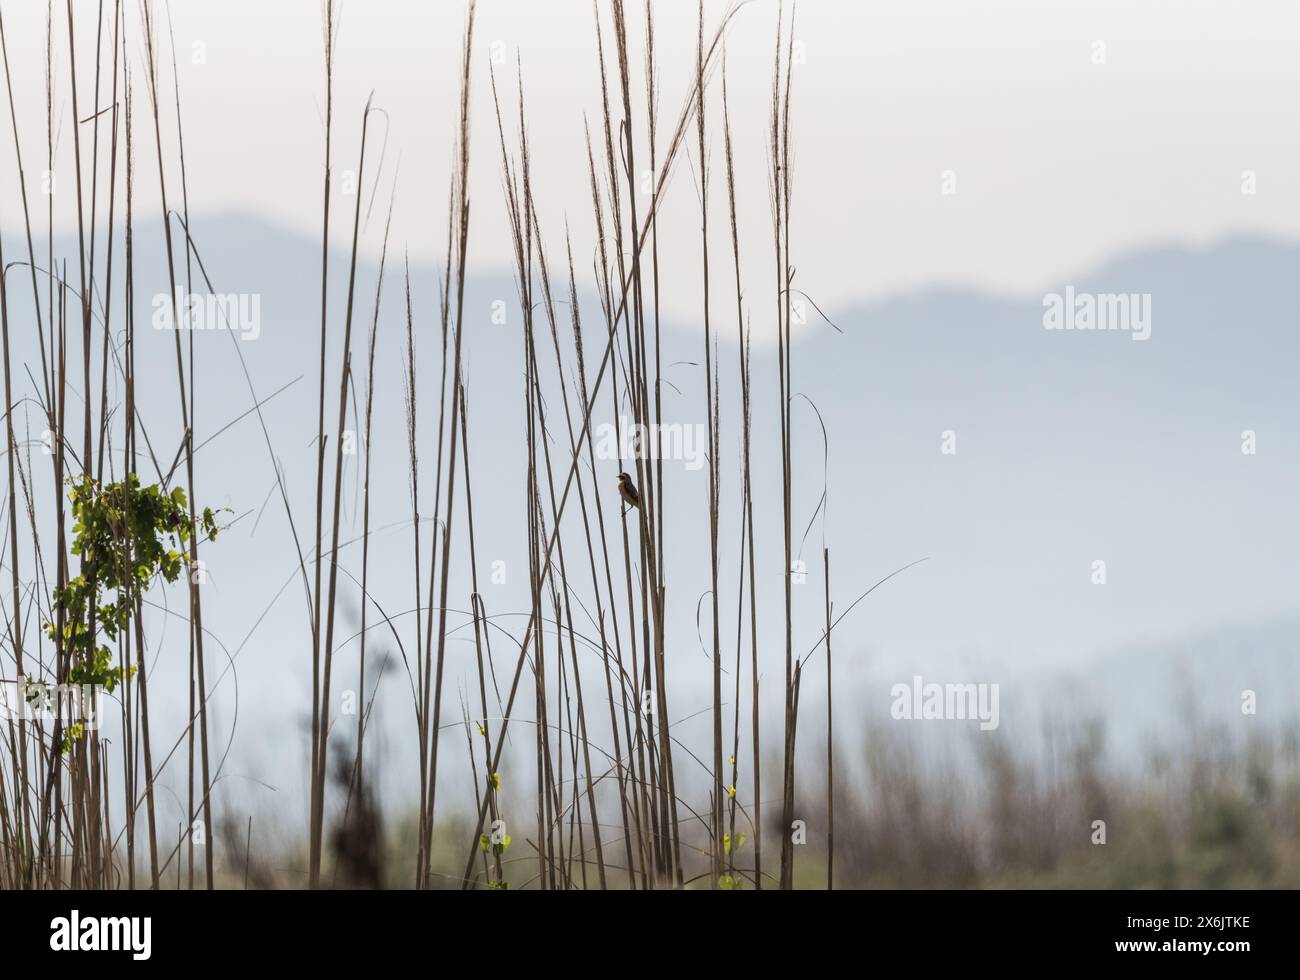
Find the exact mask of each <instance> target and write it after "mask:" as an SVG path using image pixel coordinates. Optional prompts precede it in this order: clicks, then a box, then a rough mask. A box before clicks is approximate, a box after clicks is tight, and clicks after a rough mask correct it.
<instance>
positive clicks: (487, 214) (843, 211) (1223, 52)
mask: <svg viewBox="0 0 1300 980" xmlns="http://www.w3.org/2000/svg"><path fill="white" fill-rule="evenodd" d="M82 2H83V3H84V5H85V6H87V7H89V6H90V5H91V3H92V0H82ZM79 6H81V4H79ZM106 6H107V8H108V9H110V10H111V5H106ZM126 7H127V16H128V17H129V18H130V19H131V20H132V21H134V20H135V18H137V17H138V11H137V7H136V4H133V3H128V4H126ZM44 8H45V5H44V4H43V3H41V2H39V0H28V2H25V3H23V4H19V5H13V4H10V5H7V6H6V8H5V11H4V12H5V17H6V27H7V30H8V35H9V36H8V48H9V55H10V58H11V60H12V65H13V72H14V82H15V86H16V87H17V89H18V91H19V93H20V99H19V102H20V104H21V105H20V125H21V126H22V127H23V132H24V144H25V146H26V150H25V152H26V153H27V154H28V158H27V159H26V160H25V164H26V166H27V170H28V172H29V175H39V173H40V171H41V170H43V169H44V162H43V160H40V159H33V158H32V157H33V156H35V155H36V154H38V153H40V154H42V155H43V149H44V139H43V135H44V125H45V121H44V118H43V105H44V99H43V98H42V97H40V95H43V91H41V90H42V89H43V84H44V83H43V75H44V68H43V60H44V18H45V9H44ZM724 9H725V5H724V4H722V3H719V2H717V0H709V2H708V4H707V6H706V11H707V13H706V16H707V24H708V25H713V24H715V23H716V22H717V20H718V19H719V17H720V16H721V14H722V12H723V10H724ZM342 10H343V15H342V25H341V30H340V35H339V48H338V59H339V60H338V78H337V83H336V122H337V128H336V133H335V141H336V142H335V146H336V155H335V168H336V171H342V170H347V169H351V168H354V167H355V166H356V163H355V159H356V147H357V143H358V133H359V129H360V125H359V124H360V118H361V108H362V106H363V104H364V103H365V100H366V98H367V96H368V95H369V93H370V91H371V90H372V89H373V90H374V92H375V100H376V104H377V105H380V106H382V107H383V108H384V109H385V110H386V111H387V113H388V115H389V118H390V119H391V131H390V133H389V139H388V144H387V153H386V161H385V173H384V176H383V178H382V181H383V182H382V184H381V189H380V203H379V204H378V205H377V207H376V211H377V213H378V212H381V211H382V209H383V204H384V203H385V202H386V199H387V195H388V189H389V187H390V186H391V184H390V179H391V177H392V175H393V173H394V164H396V163H397V162H398V160H399V158H400V180H399V189H398V193H399V198H398V202H399V207H398V212H399V213H398V216H397V217H396V218H395V220H394V239H395V241H396V242H397V243H398V244H399V245H402V246H406V247H409V248H410V250H411V253H412V256H413V257H416V258H419V257H422V256H434V255H436V254H437V253H438V251H439V249H440V245H439V243H440V241H441V240H442V238H443V234H444V225H443V222H444V215H445V200H446V194H447V177H448V172H449V166H448V164H449V161H450V158H451V154H452V147H453V142H452V134H453V129H454V112H455V97H454V93H455V88H456V85H457V81H456V75H457V71H458V60H459V49H460V45H461V33H462V29H463V21H464V16H465V4H464V3H461V2H450V0H438V2H427V0H419V2H417V0H371V2H367V3H365V4H364V5H363V4H360V3H358V2H357V0H343V3H342ZM629 10H630V11H631V12H632V15H633V28H632V29H633V31H634V32H637V33H639V31H640V24H641V20H640V18H641V10H642V6H641V4H640V3H638V2H632V3H630V4H629ZM656 11H657V13H656V16H657V21H658V46H659V57H660V73H659V78H660V87H661V92H662V98H661V107H662V109H661V111H662V118H663V120H664V121H663V122H662V123H661V128H662V129H663V130H669V129H671V124H672V121H673V120H675V118H676V115H677V113H678V110H679V108H680V105H681V101H682V99H683V97H684V96H685V93H686V85H687V83H688V81H689V78H690V75H691V72H692V70H693V61H694V57H695V53H694V46H695V40H694V32H695V17H696V8H695V5H694V4H693V3H689V2H685V0H681V2H672V3H659V4H657V6H656ZM171 13H172V20H173V22H174V25H175V34H176V45H177V50H178V59H179V73H180V80H181V95H182V99H183V106H184V115H185V119H186V120H187V121H188V125H187V128H186V131H185V143H186V150H187V157H188V180H189V190H190V196H191V200H192V201H193V202H194V207H195V209H196V211H198V212H200V213H205V212H213V211H218V210H222V209H241V210H246V211H251V212H255V213H258V214H260V215H263V216H268V217H273V218H275V219H278V220H281V221H283V222H286V223H288V224H290V225H292V226H295V227H298V228H300V229H301V230H304V231H306V232H308V233H310V234H318V233H319V223H320V200H319V197H320V193H321V176H322V155H323V138H322V106H323V100H324V95H323V88H324V85H323V82H324V79H323V67H322V34H321V26H320V4H319V2H318V0H276V2H274V3H268V2H265V0H222V2H220V3H216V2H200V0H173V3H172V4H171ZM363 13H364V16H363ZM787 13H788V5H787ZM64 16H65V15H64V13H63V7H62V5H61V4H59V5H56V16H55V20H56V25H57V30H56V37H55V48H56V54H55V73H56V81H55V85H56V90H58V91H57V92H56V95H62V96H66V94H67V91H68V81H67V40H66V25H65V23H64ZM603 16H606V17H607V14H605V15H603ZM776 17H777V4H776V3H775V0H754V2H751V3H749V4H748V5H746V6H745V8H744V9H743V10H742V11H741V12H740V14H739V15H738V17H737V18H736V20H735V22H734V26H733V29H732V31H731V34H730V36H729V41H728V66H729V84H730V87H731V101H732V116H733V124H734V126H735V130H736V140H737V148H738V153H739V154H740V155H741V160H740V161H739V162H738V166H739V167H740V170H741V175H740V180H741V187H740V194H741V212H742V219H741V220H742V234H743V235H744V237H745V240H746V247H747V248H749V249H753V250H758V251H760V252H761V253H762V254H763V255H764V256H766V254H767V252H768V251H770V246H769V245H768V242H767V230H768V224H767V221H768V219H767V213H768V212H767V208H766V203H765V202H766V186H767V184H766V182H767V170H768V168H767V165H766V158H765V156H764V155H763V154H764V141H765V139H766V118H765V113H766V111H767V106H768V99H769V93H770V71H771V64H770V63H771V51H772V41H773V36H774V29H775V25H776ZM108 20H109V18H108V17H107V16H106V22H108ZM159 20H160V25H161V27H162V28H163V29H164V30H165V28H166V18H165V16H164V9H163V8H159ZM89 23H90V21H85V22H81V21H79V28H78V29H79V31H80V32H81V34H80V35H79V38H78V44H79V46H80V45H90V44H92V43H93V36H92V35H91V32H90V30H89V26H88V25H89ZM795 35H796V39H797V41H798V42H799V50H800V54H801V57H800V61H801V62H802V63H801V64H799V65H798V67H797V70H796V81H795V119H794V125H795V132H796V139H797V147H796V167H797V170H796V174H795V178H796V195H797V196H796V200H795V206H796V215H795V221H796V228H795V233H796V242H795V255H794V261H795V264H796V266H797V267H798V269H799V280H800V284H801V285H802V287H803V288H804V289H806V290H807V291H808V292H809V293H810V294H812V295H813V296H814V297H815V298H816V299H817V300H818V302H819V303H822V304H823V305H827V304H829V305H831V306H835V305H839V304H843V303H844V302H846V301H848V300H850V299H853V298H863V297H872V296H877V295H881V294H887V293H890V292H895V291H898V290H900V289H906V288H909V287H913V286H917V285H922V284H931V283H935V282H959V283H964V284H972V285H978V286H980V287H983V288H987V289H994V290H999V291H1017V292H1021V293H1027V294H1033V293H1038V292H1042V291H1043V290H1044V289H1046V288H1048V287H1049V286H1053V284H1056V283H1059V282H1061V281H1064V280H1066V279H1068V278H1069V277H1071V276H1074V275H1080V274H1082V273H1084V272H1085V271H1087V269H1088V268H1089V267H1091V266H1092V265H1094V264H1095V263H1097V262H1099V261H1101V260H1102V259H1104V258H1106V257H1108V256H1111V255H1113V254H1114V253H1115V252H1117V251H1122V250H1125V249H1129V248H1133V247H1138V246H1142V245H1150V244H1156V243H1165V242H1169V241H1182V242H1186V241H1192V242H1205V241H1209V240H1213V239H1215V238H1217V237H1221V236H1223V235H1225V234H1228V233H1233V232H1242V231H1253V232H1268V233H1276V234H1282V235H1287V236H1294V235H1295V234H1297V233H1300V192H1298V191H1297V187H1296V183H1295V180H1294V175H1295V174H1296V173H1297V172H1300V134H1298V133H1297V131H1296V128H1295V126H1294V125H1292V124H1291V121H1292V119H1293V117H1294V95H1295V92H1296V91H1297V82H1300V78H1298V77H1297V76H1298V75H1300V69H1298V68H1297V64H1296V60H1295V57H1294V53H1295V50H1296V43H1297V41H1298V40H1300V4H1297V3H1296V2H1295V0H1285V2H1283V0H1260V2H1255V3H1250V4H1241V3H1234V2H1221V3H1216V4H1212V3H1200V2H1183V3H1176V2H1149V0H1148V2H1142V0H1130V2H1125V3H1118V2H1105V0H1102V2H1098V0H1091V2H1086V3H1084V2H1064V0H1055V2H1053V0H1035V2H1032V3H1029V2H1024V3H1011V2H1002V3H970V2H962V0H951V2H949V0H873V2H846V0H803V2H801V3H800V4H799V5H798V13H797V21H796V27H795ZM133 36H134V35H133ZM636 47H637V48H638V49H639V47H640V45H639V43H638V44H637V45H636ZM79 50H80V48H79ZM516 52H518V53H519V56H520V57H521V58H522V64H523V70H524V73H525V87H526V92H527V99H528V113H529V120H530V136H531V139H532V147H533V154H534V158H533V166H534V174H535V178H536V181H537V187H538V188H539V197H540V198H541V218H542V221H543V223H544V231H545V232H546V233H547V236H548V239H549V240H550V241H552V242H554V243H555V244H554V245H553V247H554V248H556V249H558V248H559V247H560V236H561V235H562V230H563V229H562V225H563V222H564V220H565V219H566V218H567V219H568V220H569V221H570V222H571V224H572V230H573V234H574V236H575V239H576V240H577V242H578V243H579V244H578V246H577V252H578V254H579V256H581V255H583V254H584V249H589V248H590V242H591V232H590V229H589V227H588V225H589V223H590V218H589V216H588V209H587V208H586V206H585V202H586V201H587V200H588V191H587V177H586V173H585V151H584V148H583V135H582V134H583V115H584V113H587V114H588V115H589V116H590V118H591V121H592V124H593V126H598V120H599V108H598V97H597V96H596V94H595V93H596V92H597V91H598V89H597V88H596V78H597V76H596V67H595V64H596V62H595V35H594V31H593V12H592V8H591V6H590V4H588V3H585V2H578V0H554V2H548V3H537V2H521V0H482V2H481V3H480V4H479V23H478V33H477V45H476V51H475V61H474V72H475V74H474V84H475V90H474V117H473V118H474V122H473V130H474V135H473V140H474V142H473V148H474V154H475V156H474V160H475V167H474V177H473V184H472V195H473V205H474V209H475V218H476V224H475V232H474V235H473V238H472V242H471V247H472V249H473V260H474V261H476V262H482V263H490V264H494V265H499V266H502V267H508V264H509V262H510V261H511V258H510V252H509V239H508V235H507V234H506V233H505V230H506V224H505V217H504V210H503V208H502V205H501V196H502V195H501V184H500V172H501V165H500V154H499V150H498V148H497V143H496V130H495V122H494V119H493V115H492V111H491V94H490V89H489V84H488V69H489V67H490V65H491V62H492V60H493V58H494V56H495V57H496V58H497V59H498V60H499V61H500V62H501V63H500V64H498V65H497V70H498V72H499V73H500V74H499V79H500V83H501V84H502V85H503V87H504V88H506V89H508V90H510V91H513V86H514V81H515V73H514V60H515V56H516ZM129 55H130V56H131V58H133V59H135V60H136V61H137V62H139V60H140V58H141V52H140V51H139V50H138V49H137V48H136V46H135V45H134V42H133V43H132V45H131V47H130V50H129ZM196 59H197V60H198V62H199V63H196ZM84 72H85V69H84V68H83V76H82V78H81V79H80V80H79V82H80V85H81V95H80V97H81V105H82V109H83V111H82V115H83V116H85V115H88V114H89V113H88V112H86V111H85V108H84V107H85V106H87V105H89V104H90V102H91V101H93V100H92V98H91V95H90V87H91V79H88V78H86V77H85V74H84ZM138 73H139V72H138V66H137V74H138ZM168 83H169V80H168V79H167V77H166V75H165V76H164V84H168ZM634 84H635V85H637V86H638V88H639V86H640V84H641V81H640V78H636V79H635V80H634ZM38 93H39V94H38ZM24 95H25V97H22V96H24ZM710 95H711V98H713V99H714V100H715V103H716V100H717V98H718V91H717V86H715V87H714V88H713V89H712V90H711V92H710ZM62 101H63V100H61V104H62ZM107 101H108V98H107V96H103V97H101V103H106V102H107ZM142 107H143V104H142ZM63 111H64V112H65V113H66V111H67V110H63ZM142 115H143V114H142ZM143 123H146V121H145V120H144V119H143V118H142V124H143ZM637 125H638V131H643V128H644V127H643V121H641V120H638V123H637ZM167 126H168V127H169V128H170V122H167ZM59 131H60V157H59V163H58V164H57V165H56V170H58V171H59V173H60V176H61V178H64V179H66V177H67V176H68V175H70V173H71V139H70V138H69V137H70V127H69V121H68V119H67V117H66V115H65V116H64V117H62V118H61V123H60V127H59ZM145 132H146V135H148V136H150V137H151V136H152V133H151V131H150V130H146V131H145ZM376 132H377V134H378V133H381V132H382V126H380V127H379V128H378V129H377V130H376ZM5 142H6V143H9V140H8V137H7V136H6V137H5ZM712 143H713V145H712V147H711V150H710V153H711V162H712V165H713V166H714V168H715V173H714V177H715V180H716V183H715V185H714V186H715V190H716V191H717V193H718V197H717V198H715V200H717V201H718V202H719V204H720V203H721V200H720V199H721V136H720V134H717V133H715V137H714V139H713V141H712ZM691 156H692V159H694V157H695V154H694V153H692V154H691ZM375 159H376V157H374V156H372V158H371V160H372V162H373V161H374V160H375ZM12 167H13V155H12V150H11V149H6V150H4V151H2V152H0V168H4V169H3V170H0V187H3V188H4V192H3V193H4V195H5V196H4V197H3V198H0V202H3V205H4V206H3V211H2V212H0V215H2V216H3V217H4V218H5V220H6V221H10V222H12V221H14V220H15V214H16V208H17V203H16V199H15V194H14V190H13V188H14V187H15V186H16V184H15V182H14V181H13V180H11V179H8V176H9V171H10V170H11V169H12ZM696 168H697V164H696V163H691V164H690V169H687V167H686V165H685V161H683V166H681V167H679V169H678V170H677V172H676V176H675V181H674V184H673V194H672V196H671V198H670V200H669V201H668V202H667V205H666V207H667V209H668V212H667V213H668V214H669V215H670V216H671V215H674V214H676V215H679V216H681V217H683V218H685V219H686V220H688V221H689V220H691V218H690V211H689V209H692V208H695V207H696V192H695V190H694V189H693V186H692V184H693V181H694V180H695V177H694V173H693V171H694V170H695V169H696ZM948 171H950V172H951V174H950V176H949V184H948V186H949V188H952V187H953V186H955V191H956V193H955V194H944V193H943V189H944V181H945V172H948ZM1244 171H1252V172H1253V173H1254V174H1255V189H1256V193H1255V194H1253V195H1250V194H1243V192H1242V188H1243V172H1244ZM141 174H142V176H141V179H140V193H141V207H148V200H149V195H152V194H153V193H155V189H156V176H155V174H154V171H153V170H152V166H151V164H150V165H146V166H145V167H144V169H143V170H142V171H141ZM175 176H176V175H175V174H173V175H171V178H170V179H173V180H174V179H175ZM954 182H955V183H954ZM65 186H70V185H65ZM173 193H174V192H173ZM336 200H337V202H338V203H339V204H340V205H348V206H349V207H350V202H349V201H347V200H345V199H343V198H342V197H340V198H337V199H336ZM344 213H346V212H345V211H344V209H343V208H340V210H339V211H338V212H336V215H337V216H336V219H335V227H336V228H337V229H338V230H339V231H340V233H345V232H346V230H347V227H348V222H347V221H346V220H342V216H343V214H344ZM60 214H61V215H62V220H63V221H64V222H65V223H66V222H68V221H70V220H71V218H72V215H73V214H74V212H73V210H72V199H71V197H70V196H68V197H67V198H66V200H65V201H64V202H61V205H60ZM695 220H698V218H696V219H695ZM718 224H719V225H721V222H720V221H719V222H718ZM379 225H381V222H380V220H379V219H378V218H375V219H372V223H371V226H370V228H369V231H370V234H369V235H368V236H367V239H366V241H365V243H364V247H366V248H369V249H372V250H377V249H378V246H379V235H378V232H377V228H376V226H379ZM719 232H720V233H721V228H720V229H719ZM583 243H586V244H583ZM721 244H722V243H721V241H720V242H719V246H720V247H721ZM696 261H697V259H696V255H695V254H694V253H693V252H691V251H690V250H689V249H687V250H685V252H683V251H681V250H678V252H676V253H675V254H674V255H673V256H669V257H666V258H665V262H666V263H667V265H668V270H667V271H668V272H669V273H670V276H668V277H666V278H669V279H670V281H672V282H674V284H675V286H676V288H669V289H667V290H665V295H664V296H663V301H664V303H665V305H666V306H667V307H668V308H669V309H671V310H673V311H675V312H677V313H679V314H686V313H688V312H690V311H692V310H694V309H697V308H698V307H697V305H696V304H695V299H696V293H695V289H696V288H697V287H695V286H694V285H693V283H694V282H695V280H696V279H697V278H698V276H697V275H694V274H693V272H692V273H691V274H689V275H687V274H685V273H687V272H690V271H691V270H693V269H694V267H695V263H696ZM675 262H680V263H681V265H680V271H681V272H682V273H683V275H680V276H675V277H674V276H671V273H673V272H674V271H676V269H675V267H674V265H673V263H675ZM757 328H758V329H759V330H760V331H761V330H762V329H763V325H762V324H758V325H757Z"/></svg>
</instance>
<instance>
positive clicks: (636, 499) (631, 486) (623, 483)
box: [618, 473, 641, 509]
mask: <svg viewBox="0 0 1300 980" xmlns="http://www.w3.org/2000/svg"><path fill="white" fill-rule="evenodd" d="M618 495H619V496H620V497H622V498H623V502H624V503H625V504H627V505H628V506H629V507H636V508H638V509H639V508H640V507H641V494H640V493H638V492H637V489H636V484H635V483H633V482H632V478H631V477H630V476H628V475H627V474H626V473H620V474H619V475H618Z"/></svg>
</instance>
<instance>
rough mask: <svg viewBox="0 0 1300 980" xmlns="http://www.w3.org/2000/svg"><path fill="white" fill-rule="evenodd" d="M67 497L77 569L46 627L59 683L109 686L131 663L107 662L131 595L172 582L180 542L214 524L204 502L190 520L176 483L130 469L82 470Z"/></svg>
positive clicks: (75, 731)
mask: <svg viewBox="0 0 1300 980" xmlns="http://www.w3.org/2000/svg"><path fill="white" fill-rule="evenodd" d="M69 485H70V488H71V489H70V490H69V493H68V496H69V499H70V500H71V502H72V518H73V526H72V552H73V554H75V555H77V556H78V558H79V559H80V568H79V570H78V574H77V575H76V576H75V577H73V578H71V579H70V580H69V581H68V583H67V585H66V586H64V587H63V588H61V589H55V590H54V595H53V598H52V607H53V608H52V613H53V615H52V617H51V619H50V620H48V621H47V622H46V623H45V632H46V635H47V636H48V637H49V638H50V639H51V640H58V639H59V629H60V627H59V626H58V625H57V623H58V621H59V616H58V614H59V613H62V614H63V615H62V622H63V626H62V634H63V635H62V640H63V646H64V649H65V650H66V651H67V652H68V656H69V667H68V675H67V681H66V683H67V684H69V685H75V686H86V685H90V686H95V687H103V688H104V690H106V691H107V692H108V693H110V694H111V693H112V692H113V690H114V689H115V688H116V687H117V685H118V684H119V683H121V682H122V681H126V680H130V678H131V677H132V676H133V675H134V673H135V668H134V667H133V666H128V667H119V666H116V665H115V664H114V663H113V655H112V653H111V651H110V650H109V647H108V644H109V643H113V642H116V641H117V639H118V636H119V635H120V634H121V632H122V631H123V630H125V629H127V627H128V625H129V624H130V621H131V615H132V613H133V611H134V610H135V608H136V603H137V602H138V601H139V599H140V598H141V596H143V595H144V593H145V592H147V591H148V589H149V587H150V586H151V585H152V584H153V583H154V582H155V581H156V580H158V579H159V578H161V579H162V580H163V581H165V582H169V583H171V582H175V581H176V580H177V578H179V577H180V574H181V571H182V569H183V568H185V567H186V566H187V565H188V564H189V562H190V559H189V555H188V554H187V553H186V550H185V546H186V545H187V544H188V543H189V541H190V538H191V537H192V536H193V535H195V534H196V533H197V534H198V535H199V536H200V538H199V539H200V540H201V541H212V540H215V539H216V537H217V532H218V531H219V530H220V527H219V526H218V524H217V512H214V511H213V510H212V508H211V507H207V508H204V510H203V513H202V514H201V515H199V516H198V518H197V520H195V521H194V522H191V521H190V518H189V511H188V501H187V500H186V497H185V489H184V488H183V487H173V488H172V489H171V491H167V490H165V489H164V488H163V487H161V486H160V485H158V484H153V485H151V486H147V487H142V486H141V485H140V480H139V477H137V476H136V475H135V474H134V473H131V474H128V475H127V477H126V479H124V480H122V481H119V482H117V483H109V484H101V483H100V482H99V481H97V480H95V479H93V478H91V477H89V476H82V477H78V478H74V479H71V480H69ZM81 735H82V726H81V724H79V723H78V724H74V725H70V726H69V727H68V729H67V730H66V731H65V732H64V740H63V741H64V744H63V750H64V751H65V752H66V751H68V749H69V748H70V747H71V745H72V743H74V742H76V741H77V740H78V739H79V738H80V737H81Z"/></svg>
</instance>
